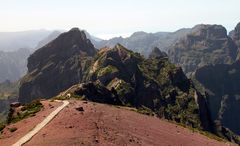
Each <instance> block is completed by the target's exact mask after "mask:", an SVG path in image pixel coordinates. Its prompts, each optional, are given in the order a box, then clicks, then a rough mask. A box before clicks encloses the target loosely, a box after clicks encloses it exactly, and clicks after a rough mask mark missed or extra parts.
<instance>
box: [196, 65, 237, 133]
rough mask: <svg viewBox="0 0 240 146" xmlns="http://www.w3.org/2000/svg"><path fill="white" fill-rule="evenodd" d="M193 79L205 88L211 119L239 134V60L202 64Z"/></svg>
mask: <svg viewBox="0 0 240 146" xmlns="http://www.w3.org/2000/svg"><path fill="white" fill-rule="evenodd" d="M195 79H196V80H197V81H198V82H199V83H200V84H201V85H202V86H203V87H204V88H205V92H206V93H207V95H208V106H209V108H210V112H211V117H212V118H213V120H214V121H220V123H221V125H222V126H224V127H227V128H229V129H230V130H232V131H233V132H235V133H237V134H240V124H239V123H240V117H239V115H238V113H239V112H240V106H239V105H240V86H239V83H240V61H237V62H235V63H233V64H231V65H226V64H218V65H208V66H204V67H202V68H199V69H198V70H197V71H196V73H195Z"/></svg>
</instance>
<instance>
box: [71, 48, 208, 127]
mask: <svg viewBox="0 0 240 146" xmlns="http://www.w3.org/2000/svg"><path fill="white" fill-rule="evenodd" d="M87 81H91V82H93V83H88V84H84V85H81V86H80V87H79V89H77V90H76V92H75V93H76V94H78V95H80V96H84V97H85V98H87V99H89V100H93V101H97V102H104V103H106V102H107V103H111V104H121V105H128V106H133V107H137V108H140V109H141V108H147V109H151V110H152V111H154V112H156V113H157V115H158V116H159V117H164V118H167V119H170V120H174V121H176V122H179V123H183V124H185V125H188V126H192V127H195V128H204V129H209V128H210V125H209V121H210V119H209V117H208V116H207V115H206V113H205V112H206V111H204V110H200V109H199V108H200V107H201V108H207V107H205V105H204V104H201V103H204V100H205V99H204V97H203V96H202V97H203V98H202V100H203V102H202V101H200V100H199V97H200V96H201V95H200V94H198V92H197V91H196V90H195V88H194V87H193V85H192V83H191V81H190V80H189V79H188V78H187V77H186V76H185V75H184V73H183V71H182V69H181V68H178V67H176V66H175V65H173V64H172V63H170V62H169V60H168V58H166V57H164V58H158V57H156V58H149V59H145V58H144V57H143V56H141V55H140V54H138V53H134V52H132V51H130V50H128V49H126V48H124V47H123V46H121V45H120V44H118V45H116V46H115V47H113V48H103V49H101V50H99V52H98V54H97V55H96V56H95V58H94V61H93V64H92V66H91V69H90V72H89V74H88V76H87ZM93 93H96V94H95V96H94V95H93ZM199 104H201V105H199ZM203 118H206V119H205V121H202V120H203Z"/></svg>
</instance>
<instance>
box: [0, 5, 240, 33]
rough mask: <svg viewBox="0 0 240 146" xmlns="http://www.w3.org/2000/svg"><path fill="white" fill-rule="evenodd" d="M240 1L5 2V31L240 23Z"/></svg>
mask: <svg viewBox="0 0 240 146" xmlns="http://www.w3.org/2000/svg"><path fill="white" fill-rule="evenodd" d="M239 6H240V0H0V31H22V30H30V29H50V30H52V29H65V30H68V29H70V28H71V27H79V28H81V29H86V30H87V31H89V32H90V33H91V34H94V35H96V36H102V37H110V36H115V35H127V34H130V33H132V32H135V31H139V30H143V31H146V32H157V31H175V30H177V29H179V28H183V27H193V26H194V25H195V24H200V23H205V24H222V25H224V26H225V27H226V28H227V29H228V31H229V30H231V29H233V28H234V27H235V25H236V24H237V23H238V22H240V8H239Z"/></svg>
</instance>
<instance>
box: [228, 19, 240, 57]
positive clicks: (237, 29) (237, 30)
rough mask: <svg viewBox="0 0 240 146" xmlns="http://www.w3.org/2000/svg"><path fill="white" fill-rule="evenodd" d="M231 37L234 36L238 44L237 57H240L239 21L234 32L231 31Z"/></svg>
mask: <svg viewBox="0 0 240 146" xmlns="http://www.w3.org/2000/svg"><path fill="white" fill-rule="evenodd" d="M230 37H232V39H233V41H234V42H235V43H236V45H237V46H238V57H237V59H240V23H238V24H237V26H236V27H235V29H234V30H233V31H232V32H230Z"/></svg>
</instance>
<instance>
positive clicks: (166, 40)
mask: <svg viewBox="0 0 240 146" xmlns="http://www.w3.org/2000/svg"><path fill="white" fill-rule="evenodd" d="M189 30H190V29H180V30H178V31H176V32H157V33H146V32H142V31H140V32H135V33H133V34H132V35H131V36H130V37H127V38H122V37H116V38H112V39H110V40H103V41H100V42H93V44H94V45H95V47H96V48H98V49H100V48H102V47H105V46H108V47H111V48H112V47H114V46H115V45H116V44H118V43H119V44H122V45H123V46H125V47H126V48H128V49H130V50H132V51H134V52H139V53H141V54H143V55H144V56H148V55H149V54H150V52H151V51H152V50H151V49H152V48H154V47H158V48H160V49H161V50H163V51H167V50H168V48H169V47H170V46H171V45H172V44H174V43H175V42H176V41H177V40H178V39H179V38H181V37H182V36H184V35H186V34H187V33H188V32H189Z"/></svg>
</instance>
